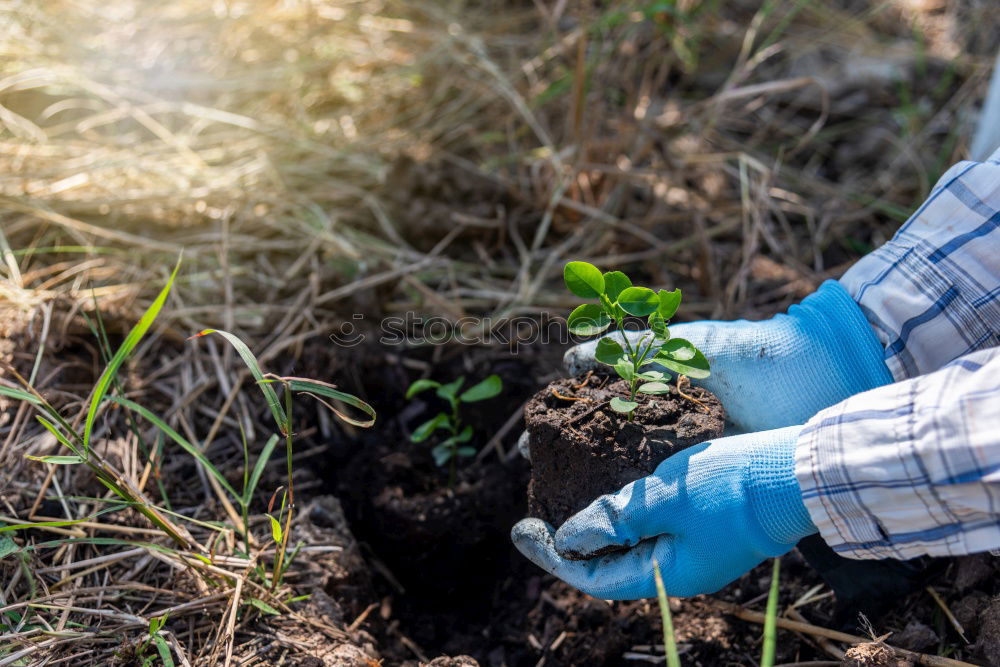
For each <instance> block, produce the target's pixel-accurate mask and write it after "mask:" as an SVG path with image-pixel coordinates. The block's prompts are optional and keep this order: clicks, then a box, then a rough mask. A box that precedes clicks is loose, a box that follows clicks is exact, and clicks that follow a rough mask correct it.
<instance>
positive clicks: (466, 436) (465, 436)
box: [455, 426, 472, 443]
mask: <svg viewBox="0 0 1000 667" xmlns="http://www.w3.org/2000/svg"><path fill="white" fill-rule="evenodd" d="M469 440H472V427H471V426H466V427H465V428H463V429H462V432H461V433H459V434H458V435H456V436H455V442H463V443H464V442H468V441H469Z"/></svg>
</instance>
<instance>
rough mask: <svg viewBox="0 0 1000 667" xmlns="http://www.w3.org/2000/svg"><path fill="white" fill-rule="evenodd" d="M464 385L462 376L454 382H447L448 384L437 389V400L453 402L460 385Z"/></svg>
mask: <svg viewBox="0 0 1000 667" xmlns="http://www.w3.org/2000/svg"><path fill="white" fill-rule="evenodd" d="M464 383H465V376H464V375H463V376H462V377H460V378H458V379H457V380H455V381H454V382H449V383H448V384H443V385H441V386H440V387H438V390H437V392H436V393H437V395H438V398H443V399H445V400H447V401H452V400H454V399H455V396H456V395H457V394H458V390H459V389H461V388H462V385H463V384H464Z"/></svg>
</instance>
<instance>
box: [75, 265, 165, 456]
mask: <svg viewBox="0 0 1000 667" xmlns="http://www.w3.org/2000/svg"><path fill="white" fill-rule="evenodd" d="M180 268H181V260H180V258H179V257H178V258H177V264H175V265H174V270H173V271H172V272H171V273H170V278H169V279H167V284H166V285H164V286H163V289H161V290H160V293H159V294H158V295H157V296H156V298H155V299H154V300H153V303H151V304H149V308H147V309H146V312H144V313H143V314H142V317H140V318H139V321H138V322H137V323H136V325H135V326H134V327H132V330H131V331H129V332H128V336H126V337H125V341H124V342H123V343H122V345H121V347H119V348H118V351H117V352H115V356H113V357H112V358H111V361H110V362H108V365H107V366H105V367H104V372H103V373H101V377H100V378H99V379H98V380H97V384H96V385H95V386H94V392H93V395H92V397H91V399H90V408H89V409H88V410H87V421H86V422H85V423H84V425H83V454H84V456H86V455H87V453H88V452H89V451H90V434H91V432H92V431H93V430H94V420H95V419H97V408H98V407H100V405H101V401H103V400H104V396H105V394H107V393H108V389H109V388H110V387H111V382H112V381H113V380H114V379H115V375H117V374H118V369H119V368H120V367H121V365H122V364H123V363H124V362H125V359H126V358H127V357H128V356H129V355H130V354H132V350H134V349H135V347H136V346H137V345H138V344H139V341H141V340H142V337H143V336H145V335H146V332H147V331H149V327H150V326H152V324H153V320H155V319H156V316H157V315H159V314H160V309H161V308H163V304H164V303H166V301H167V296H169V295H170V289H171V288H172V287H173V285H174V278H176V277H177V271H178V269H180Z"/></svg>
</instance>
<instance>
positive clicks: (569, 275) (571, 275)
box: [563, 262, 604, 299]
mask: <svg viewBox="0 0 1000 667" xmlns="http://www.w3.org/2000/svg"><path fill="white" fill-rule="evenodd" d="M563 280H565V281H566V287H568V288H569V291H570V292H572V293H573V294H575V295H577V296H579V297H583V298H584V299H596V298H597V297H599V296H601V295H602V294H604V276H602V275H601V271H600V269H598V268H597V267H596V266H594V265H593V264H588V263H587V262H569V263H568V264H566V267H565V268H564V269H563Z"/></svg>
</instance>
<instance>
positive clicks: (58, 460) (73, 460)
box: [25, 455, 83, 466]
mask: <svg viewBox="0 0 1000 667" xmlns="http://www.w3.org/2000/svg"><path fill="white" fill-rule="evenodd" d="M25 458H28V459H31V460H32V461H41V462H42V463H55V464H56V465H61V466H65V465H74V464H77V463H83V457H82V456H28V455H25Z"/></svg>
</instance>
